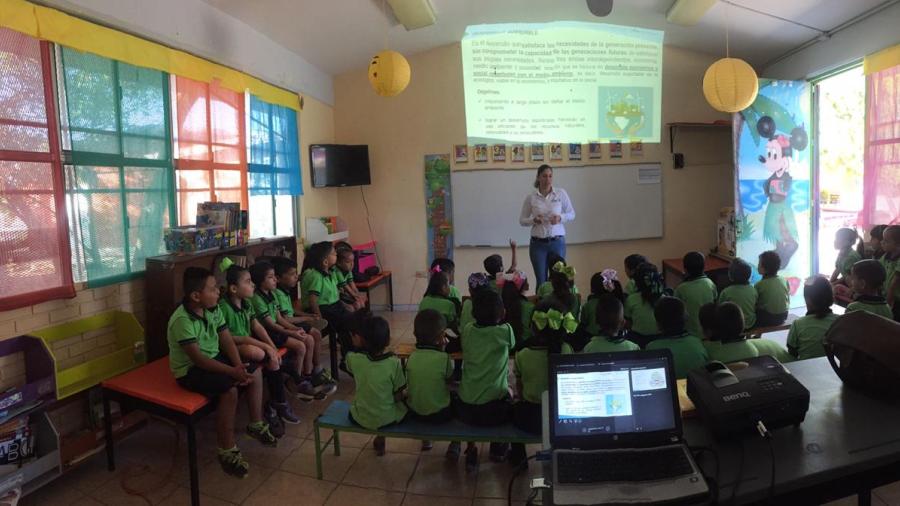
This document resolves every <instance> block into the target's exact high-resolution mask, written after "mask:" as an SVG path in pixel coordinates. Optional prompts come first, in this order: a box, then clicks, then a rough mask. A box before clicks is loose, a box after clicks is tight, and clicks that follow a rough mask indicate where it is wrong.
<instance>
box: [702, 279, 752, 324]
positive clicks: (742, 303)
mask: <svg viewBox="0 0 900 506" xmlns="http://www.w3.org/2000/svg"><path fill="white" fill-rule="evenodd" d="M758 298H759V294H757V293H756V288H753V287H752V286H750V285H749V284H746V285H731V286H729V287H727V288H725V289H724V290H722V293H720V294H719V303H720V304H721V303H723V302H733V303H735V304H737V306H738V307H739V308H741V312H742V313H744V328H745V329H749V328H753V326H754V325H756V300H757V299H758ZM698 335H702V334H698Z"/></svg>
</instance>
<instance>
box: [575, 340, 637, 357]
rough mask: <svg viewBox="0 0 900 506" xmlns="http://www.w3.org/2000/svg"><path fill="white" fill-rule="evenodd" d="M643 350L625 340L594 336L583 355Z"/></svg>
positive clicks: (585, 346)
mask: <svg viewBox="0 0 900 506" xmlns="http://www.w3.org/2000/svg"><path fill="white" fill-rule="evenodd" d="M639 349H641V347H640V346H638V345H636V344H634V343H633V342H631V341H629V340H628V339H625V338H619V339H612V340H611V339H610V338H609V337H608V336H594V337H592V338H591V340H590V341H588V343H587V344H586V345H584V349H582V350H581V353H606V352H610V351H636V350H639Z"/></svg>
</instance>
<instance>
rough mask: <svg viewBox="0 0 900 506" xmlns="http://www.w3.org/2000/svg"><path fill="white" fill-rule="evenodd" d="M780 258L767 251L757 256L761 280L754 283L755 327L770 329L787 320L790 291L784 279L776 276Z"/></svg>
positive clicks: (775, 253) (773, 252)
mask: <svg viewBox="0 0 900 506" xmlns="http://www.w3.org/2000/svg"><path fill="white" fill-rule="evenodd" d="M779 269H781V257H780V256H778V253H777V252H775V251H773V250H769V251H763V252H762V253H760V255H759V265H758V266H757V270H758V271H759V273H760V274H761V275H762V277H763V278H762V279H761V280H759V281H757V282H756V285H754V288H756V294H757V299H756V326H757V327H771V326H774V325H781V324H782V323H784V321H785V320H787V315H788V307H789V306H790V303H791V290H790V288H789V287H788V282H787V280H786V279H784V278H783V277H781V276H779V275H778V270H779Z"/></svg>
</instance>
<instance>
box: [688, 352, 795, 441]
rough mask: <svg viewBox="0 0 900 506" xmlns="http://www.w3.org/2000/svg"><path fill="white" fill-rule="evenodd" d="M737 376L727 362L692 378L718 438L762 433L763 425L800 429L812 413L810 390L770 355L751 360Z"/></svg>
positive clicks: (691, 393) (694, 396) (695, 396)
mask: <svg viewBox="0 0 900 506" xmlns="http://www.w3.org/2000/svg"><path fill="white" fill-rule="evenodd" d="M744 362H746V363H747V364H748V366H747V367H745V368H743V369H738V370H736V371H734V372H732V371H731V370H730V369H728V367H726V366H725V364H723V363H722V362H710V363H709V364H707V365H706V367H701V368H699V369H694V370H693V371H691V372H690V373H689V374H688V378H687V394H688V397H690V399H691V401H692V402H693V403H694V406H695V407H696V408H697V413H698V414H699V415H700V419H701V420H702V421H703V423H704V424H705V425H706V426H707V427H708V428H709V429H710V431H712V433H713V435H714V436H715V437H716V438H720V439H723V438H727V437H729V436H735V435H739V434H742V433H746V432H753V431H756V423H757V422H760V421H761V422H763V423H764V424H765V425H766V427H767V428H768V429H769V430H773V429H777V428H779V427H785V426H788V425H799V424H800V423H801V422H803V419H804V418H806V411H807V410H808V409H809V390H807V389H806V387H804V386H803V385H802V384H801V383H800V382H799V381H797V379H796V378H794V376H793V375H792V374H791V373H790V372H789V371H788V370H787V369H785V367H784V366H783V365H781V362H779V361H778V360H775V359H774V358H772V357H770V356H761V357H755V358H750V359H747V360H745V361H744Z"/></svg>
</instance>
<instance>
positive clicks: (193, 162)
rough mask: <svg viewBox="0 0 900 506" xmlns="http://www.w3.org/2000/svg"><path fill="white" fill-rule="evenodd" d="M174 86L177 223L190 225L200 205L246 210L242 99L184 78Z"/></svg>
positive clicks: (217, 87)
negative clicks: (230, 204) (223, 204)
mask: <svg viewBox="0 0 900 506" xmlns="http://www.w3.org/2000/svg"><path fill="white" fill-rule="evenodd" d="M174 87H175V100H174V103H173V108H174V109H175V110H174V118H175V146H176V148H175V153H176V158H177V160H176V161H175V169H176V170H175V180H176V190H177V191H176V193H177V198H176V199H177V202H178V224H179V225H192V224H194V223H195V222H196V219H197V204H199V203H201V202H206V201H217V202H240V203H241V209H247V163H246V148H245V144H244V95H243V94H242V93H237V92H235V91H231V90H227V89H225V88H222V87H221V86H218V85H216V84H215V83H212V84H207V83H203V82H199V81H194V80H192V79H187V78H184V77H175V79H174Z"/></svg>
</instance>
